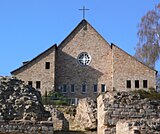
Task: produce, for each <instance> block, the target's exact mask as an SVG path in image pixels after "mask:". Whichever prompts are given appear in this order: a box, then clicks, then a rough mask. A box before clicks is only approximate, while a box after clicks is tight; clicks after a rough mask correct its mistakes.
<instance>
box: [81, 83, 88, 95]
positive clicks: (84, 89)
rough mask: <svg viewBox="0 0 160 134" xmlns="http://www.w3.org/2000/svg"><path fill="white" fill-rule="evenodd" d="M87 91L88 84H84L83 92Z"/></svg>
mask: <svg viewBox="0 0 160 134" xmlns="http://www.w3.org/2000/svg"><path fill="white" fill-rule="evenodd" d="M86 92H87V86H86V84H82V93H86Z"/></svg>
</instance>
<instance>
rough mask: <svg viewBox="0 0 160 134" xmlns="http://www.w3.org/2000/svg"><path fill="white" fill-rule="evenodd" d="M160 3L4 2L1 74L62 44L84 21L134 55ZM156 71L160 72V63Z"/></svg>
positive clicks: (135, 0)
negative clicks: (143, 22) (141, 29)
mask: <svg viewBox="0 0 160 134" xmlns="http://www.w3.org/2000/svg"><path fill="white" fill-rule="evenodd" d="M158 2H159V0H0V75H2V76H4V75H10V72H11V71H13V70H14V69H16V68H18V67H19V66H21V65H22V62H23V61H27V60H31V59H32V58H34V57H35V56H37V55H38V54H40V53H41V52H43V51H44V50H46V49H47V48H49V47H50V46H51V45H53V44H55V43H57V44H59V43H60V42H61V41H62V40H63V39H64V38H65V37H66V36H67V35H68V34H69V33H70V32H71V31H72V30H73V29H74V28H75V27H76V26H77V24H78V23H79V22H80V21H81V20H82V12H81V11H79V10H78V9H79V8H82V7H83V6H84V5H85V6H86V8H89V9H90V10H89V11H87V13H86V20H87V21H88V22H89V23H90V24H91V25H92V26H93V27H94V28H95V29H96V30H97V31H98V32H99V33H100V34H101V35H102V36H103V37H104V38H105V39H106V40H107V41H108V42H109V43H111V42H112V43H115V44H116V45H117V46H119V47H120V48H122V49H123V50H125V51H126V52H128V53H129V54H131V55H134V53H135V51H134V47H135V46H136V44H137V42H138V39H137V30H138V28H137V25H138V23H139V22H140V19H141V17H142V16H143V15H145V13H146V12H147V11H148V10H151V9H153V8H154V7H155V5H156V4H158ZM156 69H157V70H159V71H160V63H158V64H157V66H156Z"/></svg>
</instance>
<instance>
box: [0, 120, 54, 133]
mask: <svg viewBox="0 0 160 134" xmlns="http://www.w3.org/2000/svg"><path fill="white" fill-rule="evenodd" d="M0 132H1V133H18V134H53V132H54V131H53V122H52V121H50V122H49V121H46V122H44V121H41V122H36V123H35V122H33V121H26V122H24V121H18V122H17V121H10V122H5V121H0Z"/></svg>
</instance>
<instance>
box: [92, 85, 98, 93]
mask: <svg viewBox="0 0 160 134" xmlns="http://www.w3.org/2000/svg"><path fill="white" fill-rule="evenodd" d="M97 91H98V85H97V84H94V85H93V92H94V93H97Z"/></svg>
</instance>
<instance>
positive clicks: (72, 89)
mask: <svg viewBox="0 0 160 134" xmlns="http://www.w3.org/2000/svg"><path fill="white" fill-rule="evenodd" d="M74 92H75V89H74V84H71V93H74Z"/></svg>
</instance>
